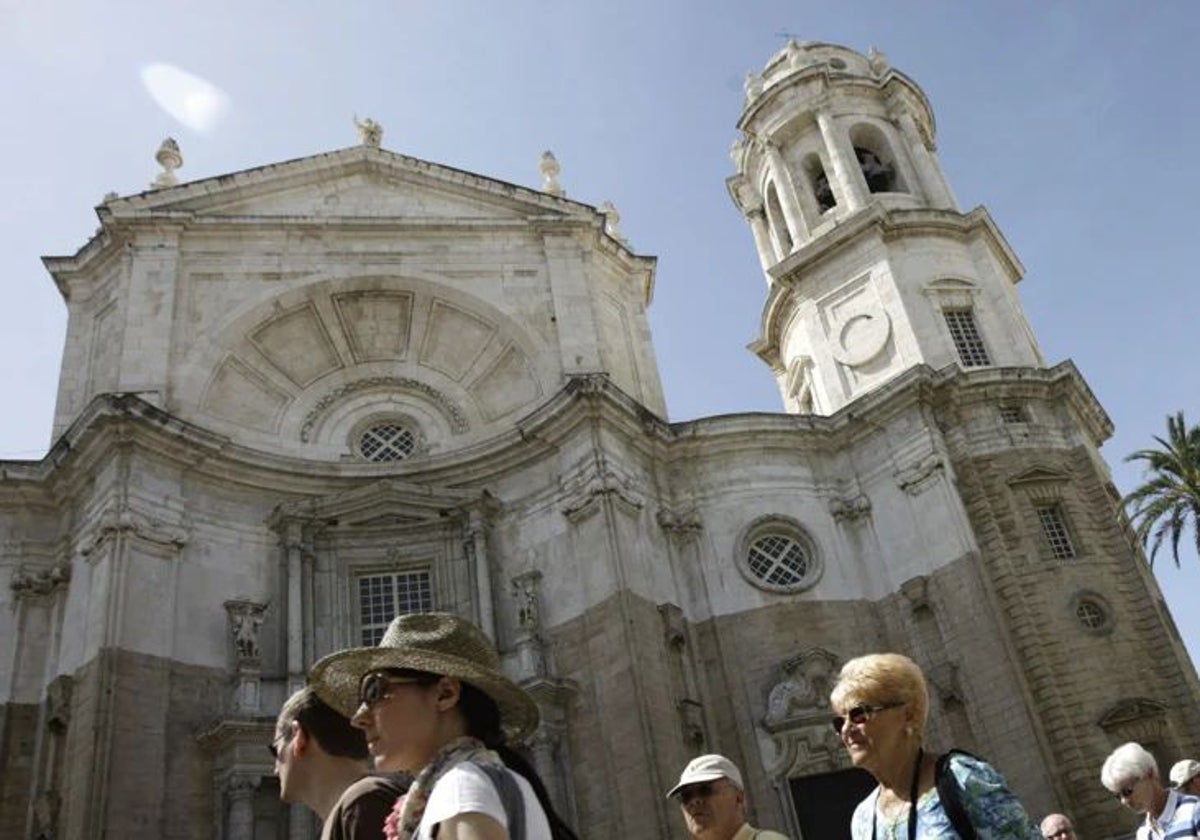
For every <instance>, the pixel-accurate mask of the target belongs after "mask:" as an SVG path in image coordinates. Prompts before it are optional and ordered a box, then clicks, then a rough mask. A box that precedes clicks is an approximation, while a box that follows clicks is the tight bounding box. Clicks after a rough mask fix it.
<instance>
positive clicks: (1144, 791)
mask: <svg viewBox="0 0 1200 840" xmlns="http://www.w3.org/2000/svg"><path fill="white" fill-rule="evenodd" d="M1100 784H1102V785H1104V786H1105V787H1106V788H1108V790H1109V791H1110V792H1111V793H1112V794H1113V795H1114V796H1116V797H1117V798H1118V799H1120V800H1121V804H1122V805H1124V806H1125V807H1126V808H1128V809H1129V810H1130V811H1133V812H1134V813H1135V814H1145V815H1146V818H1145V821H1144V822H1143V823H1142V826H1141V828H1139V829H1138V834H1137V836H1138V838H1139V840H1141V838H1147V837H1170V838H1172V840H1175V839H1176V838H1178V840H1183V838H1186V837H1200V800H1197V799H1196V798H1195V797H1192V796H1188V795H1186V794H1184V793H1181V792H1180V791H1178V790H1169V789H1167V788H1165V787H1163V783H1162V779H1161V778H1159V775H1158V762H1157V761H1155V759H1154V756H1153V755H1151V754H1150V752H1149V750H1147V749H1146V748H1145V747H1143V746H1142V745H1141V744H1136V743H1134V742H1133V741H1130V742H1129V743H1127V744H1122V745H1121V746H1119V747H1117V748H1116V749H1115V750H1113V751H1112V754H1111V755H1109V757H1108V758H1106V759H1105V760H1104V766H1103V767H1101V768H1100Z"/></svg>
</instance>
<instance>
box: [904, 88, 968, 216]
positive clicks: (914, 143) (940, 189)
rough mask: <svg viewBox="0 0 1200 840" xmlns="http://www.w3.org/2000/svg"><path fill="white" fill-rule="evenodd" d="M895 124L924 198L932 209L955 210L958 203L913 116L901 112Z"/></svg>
mask: <svg viewBox="0 0 1200 840" xmlns="http://www.w3.org/2000/svg"><path fill="white" fill-rule="evenodd" d="M897 122H898V123H899V125H900V133H901V135H903V137H904V142H905V145H907V146H908V149H909V151H910V152H911V156H912V159H913V165H914V166H916V168H917V174H918V175H919V176H920V178H921V186H922V187H923V188H924V190H925V198H926V199H927V200H928V201H929V203H930V204H931V205H932V206H934V207H938V208H940V209H942V210H957V209H958V202H957V201H955V200H954V194H953V193H951V192H950V185H949V184H947V183H946V179H945V178H944V177H943V176H942V168H941V167H940V166H939V165H938V162H937V161H936V160H935V159H934V157H933V154H932V153H931V152H930V151H929V149H928V147H926V145H925V140H924V139H923V138H922V137H921V131H920V129H918V128H917V122H916V120H914V119H913V115H912V114H911V113H909V112H908V111H901V112H900V114H899V116H898V117H897Z"/></svg>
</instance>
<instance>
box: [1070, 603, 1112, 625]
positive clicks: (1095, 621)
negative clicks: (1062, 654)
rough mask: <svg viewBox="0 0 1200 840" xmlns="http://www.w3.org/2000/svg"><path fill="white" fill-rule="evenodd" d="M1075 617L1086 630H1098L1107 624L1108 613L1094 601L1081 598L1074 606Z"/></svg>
mask: <svg viewBox="0 0 1200 840" xmlns="http://www.w3.org/2000/svg"><path fill="white" fill-rule="evenodd" d="M1075 617H1076V618H1077V619H1079V623H1080V624H1082V625H1083V626H1084V627H1086V628H1087V629H1088V630H1100V629H1101V628H1103V627H1104V626H1105V625H1106V624H1108V613H1107V612H1105V611H1104V608H1103V607H1101V606H1100V605H1099V604H1097V603H1096V602H1095V601H1092V600H1088V599H1086V598H1085V599H1083V600H1081V601H1080V602H1079V603H1078V604H1076V606H1075Z"/></svg>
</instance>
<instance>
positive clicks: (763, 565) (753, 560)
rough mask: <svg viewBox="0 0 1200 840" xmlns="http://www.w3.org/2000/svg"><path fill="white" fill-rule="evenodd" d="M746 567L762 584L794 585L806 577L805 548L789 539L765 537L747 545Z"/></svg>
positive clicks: (779, 536)
mask: <svg viewBox="0 0 1200 840" xmlns="http://www.w3.org/2000/svg"><path fill="white" fill-rule="evenodd" d="M746 565H747V566H749V567H750V571H751V573H753V575H754V576H755V577H756V578H758V579H759V580H761V581H762V582H763V583H767V584H770V585H771V586H795V585H796V584H797V583H800V582H801V581H803V580H804V578H805V576H807V575H808V566H809V558H808V552H807V551H805V550H804V546H802V545H800V543H799V542H797V541H796V540H795V539H793V538H792V537H789V536H787V535H786V534H768V535H767V536H765V537H759V538H758V539H757V540H755V541H754V542H753V543H752V544H751V545H750V553H749V556H748V557H747V558H746Z"/></svg>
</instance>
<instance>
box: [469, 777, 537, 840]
mask: <svg viewBox="0 0 1200 840" xmlns="http://www.w3.org/2000/svg"><path fill="white" fill-rule="evenodd" d="M476 766H477V767H478V768H479V769H480V770H482V771H483V772H484V774H485V775H486V776H487V777H488V778H489V779H491V782H492V784H493V785H495V787H496V792H497V793H498V794H500V804H502V805H503V806H504V815H505V817H507V818H508V836H509V837H510V838H511V840H525V797H524V796H522V795H521V788H520V787H519V786H518V785H517V780H516V779H514V778H513V774H512V771H511V770H509V769H508V768H507V767H502V766H499V765H496V764H482V763H480V764H477V765H476Z"/></svg>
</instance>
